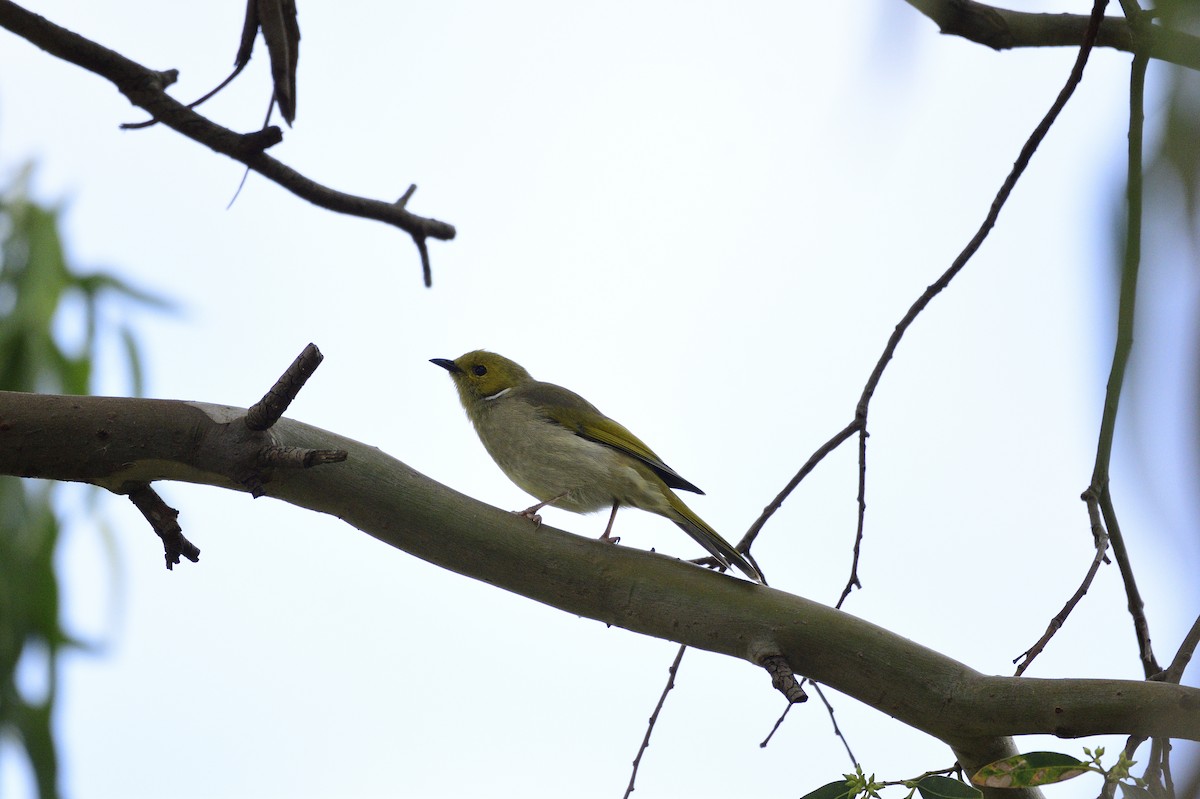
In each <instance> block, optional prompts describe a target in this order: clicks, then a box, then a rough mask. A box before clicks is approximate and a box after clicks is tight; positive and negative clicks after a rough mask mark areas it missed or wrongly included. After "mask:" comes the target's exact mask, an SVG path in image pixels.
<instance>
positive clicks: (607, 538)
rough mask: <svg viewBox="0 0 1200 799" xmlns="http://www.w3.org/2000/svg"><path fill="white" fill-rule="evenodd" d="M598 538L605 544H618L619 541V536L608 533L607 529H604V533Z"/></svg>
mask: <svg viewBox="0 0 1200 799" xmlns="http://www.w3.org/2000/svg"><path fill="white" fill-rule="evenodd" d="M600 540H601V541H603V542H604V543H606V544H619V543H621V536H619V535H610V534H609V532H608V530H605V531H604V535H602V536H600Z"/></svg>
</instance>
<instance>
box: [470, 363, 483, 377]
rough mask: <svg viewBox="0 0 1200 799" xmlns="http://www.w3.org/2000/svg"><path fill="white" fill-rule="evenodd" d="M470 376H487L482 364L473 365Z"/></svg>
mask: <svg viewBox="0 0 1200 799" xmlns="http://www.w3.org/2000/svg"><path fill="white" fill-rule="evenodd" d="M471 374H473V375H475V376H476V377H483V376H484V375H486V374H487V367H486V366H484V365H483V364H475V365H474V366H472V367H471Z"/></svg>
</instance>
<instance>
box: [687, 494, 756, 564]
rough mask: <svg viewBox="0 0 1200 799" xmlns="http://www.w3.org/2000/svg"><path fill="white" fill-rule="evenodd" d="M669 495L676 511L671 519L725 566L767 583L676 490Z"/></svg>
mask: <svg viewBox="0 0 1200 799" xmlns="http://www.w3.org/2000/svg"><path fill="white" fill-rule="evenodd" d="M667 495H668V496H669V497H670V499H671V509H672V510H673V511H675V514H673V515H672V516H671V517H670V518H671V521H673V522H675V524H677V525H679V527H680V528H681V529H682V530H683V531H684V532H685V533H687V534H688V535H690V536H691V537H692V538H694V539H696V542H697V543H698V544H700V546H702V547H704V548H705V549H706V550H708V553H709V554H710V555H712V556H713V557H714V558H716V559H717V561H718V562H719V563H720V564H721V565H722V566H724V567H725V568H727V569H728V568H730V567H732V566H736V567H737V568H738V569H739V570H740V571H741V572H742V573H743V574H745V575H746V576H747V577H749V578H750V579H751V580H754V581H755V582H758V583H762V584H763V585H766V584H767V581H766V580H764V579H763V576H762V575H761V574H760V573H759V571H758V569H756V568H754V564H752V563H751V562H750V561H749V559H748V558H746V556H745V555H743V554H742V553H741V552H738V551H737V550H736V549H734V547H733V545H732V544H730V543H729V542H728V541H726V540H725V539H724V538H722V537H721V536H720V535H719V534H718V533H717V531H716V530H714V529H712V528H711V527H709V526H708V524H707V523H706V522H705V521H704V520H703V519H701V518H700V517H699V516H697V515H696V514H695V512H694V511H693V510H692V509H691V508H689V507H688V506H687V505H685V504H684V503H683V500H682V499H680V498H679V497H678V496H677V495H676V494H675V493H674V492H672V491H668V492H667Z"/></svg>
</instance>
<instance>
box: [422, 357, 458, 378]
mask: <svg viewBox="0 0 1200 799" xmlns="http://www.w3.org/2000/svg"><path fill="white" fill-rule="evenodd" d="M429 362H430V363H436V364H437V365H438V366H440V367H442V368H443V369H445V370H446V371H447V372H449V373H450V374H456V373H458V372H461V371H462V369H459V368H458V364H456V363H455V362H454V361H452V360H450V359H449V358H430V359H429Z"/></svg>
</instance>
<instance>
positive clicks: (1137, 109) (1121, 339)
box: [1088, 53, 1162, 677]
mask: <svg viewBox="0 0 1200 799" xmlns="http://www.w3.org/2000/svg"><path fill="white" fill-rule="evenodd" d="M1147 62H1148V58H1147V56H1146V55H1145V54H1142V53H1139V54H1137V55H1135V56H1134V58H1133V66H1132V68H1131V70H1130V79H1129V154H1128V167H1127V169H1128V180H1127V189H1126V223H1125V228H1126V232H1125V253H1124V257H1123V259H1122V267H1121V288H1120V296H1119V299H1118V301H1117V337H1116V343H1115V344H1114V346H1113V359H1112V366H1111V368H1110V369H1109V374H1108V385H1107V388H1106V390H1105V394H1104V411H1103V414H1102V415H1101V418H1100V435H1099V440H1098V441H1097V443H1096V463H1095V466H1094V468H1093V469H1092V481H1091V484H1090V486H1089V488H1088V490H1089V491H1091V492H1092V493H1094V494H1095V495H1096V496H1097V497H1098V498H1099V500H1100V509H1101V511H1102V512H1103V515H1104V524H1105V526H1106V527H1107V528H1108V537H1109V540H1110V542H1111V543H1112V548H1113V556H1114V557H1115V559H1116V562H1117V566H1118V568H1119V569H1120V573H1121V579H1122V580H1123V582H1124V584H1125V597H1126V600H1127V602H1128V605H1129V613H1130V616H1131V617H1132V618H1133V626H1134V635H1135V637H1136V639H1137V643H1138V657H1139V659H1140V660H1141V661H1142V669H1143V671H1144V672H1145V674H1146V676H1147V677H1149V676H1151V675H1153V674H1157V673H1158V672H1160V671H1162V668H1161V667H1160V666H1159V665H1158V662H1157V660H1155V657H1154V650H1153V649H1152V648H1151V645H1150V627H1149V624H1148V622H1147V621H1146V615H1145V611H1144V603H1143V601H1142V597H1141V593H1140V592H1139V591H1138V587H1137V581H1136V580H1135V579H1134V575H1133V566H1132V564H1131V562H1130V559H1129V550H1128V548H1127V547H1126V545H1125V538H1124V536H1123V535H1122V534H1121V528H1120V525H1119V524H1118V523H1117V516H1116V511H1115V509H1114V507H1113V502H1112V493H1111V491H1110V488H1109V466H1110V464H1111V462H1112V448H1113V436H1114V434H1115V431H1116V426H1117V411H1118V407H1119V405H1120V400H1121V388H1122V386H1123V385H1124V382H1125V371H1126V368H1127V367H1128V365H1129V356H1130V353H1131V352H1132V351H1133V326H1134V319H1135V315H1136V310H1137V282H1138V270H1139V267H1140V266H1141V252H1142V147H1143V145H1142V132H1143V128H1144V123H1145V86H1146V65H1147Z"/></svg>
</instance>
